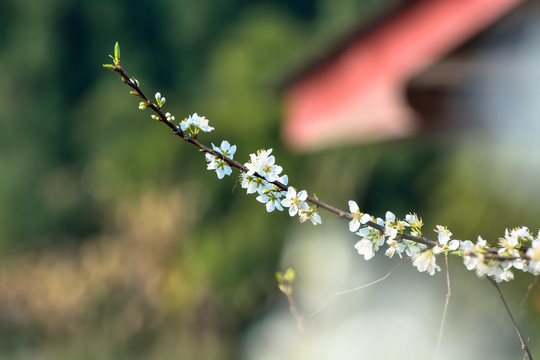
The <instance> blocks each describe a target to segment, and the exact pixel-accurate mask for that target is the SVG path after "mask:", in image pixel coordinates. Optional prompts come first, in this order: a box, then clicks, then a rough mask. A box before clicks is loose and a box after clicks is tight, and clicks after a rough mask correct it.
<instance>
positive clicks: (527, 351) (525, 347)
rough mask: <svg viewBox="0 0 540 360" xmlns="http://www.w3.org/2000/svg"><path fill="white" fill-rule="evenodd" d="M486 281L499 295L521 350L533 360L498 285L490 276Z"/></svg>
mask: <svg viewBox="0 0 540 360" xmlns="http://www.w3.org/2000/svg"><path fill="white" fill-rule="evenodd" d="M487 279H488V280H489V282H490V283H491V285H493V286H494V287H495V289H496V290H497V292H498V293H499V296H500V298H501V301H502V303H503V305H504V307H505V309H506V312H508V316H510V319H511V320H512V323H513V324H514V329H516V332H517V334H518V337H519V341H521V348H522V349H523V351H525V354H527V357H528V358H529V360H533V357H532V355H531V352H530V350H529V347H528V346H527V343H526V342H525V339H524V338H523V334H522V333H521V330H519V326H518V324H517V322H516V319H514V316H513V315H512V312H511V311H510V308H509V307H508V304H507V303H506V300H505V299H504V296H503V293H502V291H501V288H499V285H498V284H497V282H496V281H495V280H494V279H493V278H492V277H490V276H487Z"/></svg>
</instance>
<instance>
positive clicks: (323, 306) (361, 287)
mask: <svg viewBox="0 0 540 360" xmlns="http://www.w3.org/2000/svg"><path fill="white" fill-rule="evenodd" d="M401 264H403V260H401V261H400V262H399V263H398V264H397V265H396V266H394V268H393V269H392V270H390V271H389V272H388V273H387V274H386V275H384V276H383V277H382V278H380V279H377V280H375V281H372V282H370V283H369V284H365V285H361V286H358V287H355V288H353V289H349V290H345V291H340V292H337V293H335V294H334V295H332V296H331V297H330V298H329V299H328V300H326V302H325V303H324V304H322V305H321V306H320V307H319V308H318V309H317V310H315V311H314V312H312V313H311V314H310V315H309V317H313V316H315V315H317V313H319V312H320V311H321V310H323V309H324V308H325V307H327V306H328V304H330V302H332V300H334V298H336V297H337V296H340V295H344V294H348V293H350V292H353V291H356V290H360V289H363V288H366V287H368V286H371V285H375V284H376V283H378V282H380V281H383V280H384V279H386V278H387V277H389V276H390V274H391V273H392V272H393V271H394V270H396V269H397V268H398V266H400V265H401Z"/></svg>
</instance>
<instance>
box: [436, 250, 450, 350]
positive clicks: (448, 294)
mask: <svg viewBox="0 0 540 360" xmlns="http://www.w3.org/2000/svg"><path fill="white" fill-rule="evenodd" d="M444 261H445V265H446V286H447V288H448V292H447V293H446V301H445V303H444V310H443V315H442V320H441V327H440V328H439V337H438V339H437V348H436V350H435V354H436V356H437V357H439V350H440V348H441V341H442V336H443V330H444V323H445V322H446V313H447V311H448V304H449V303H450V297H451V296H452V289H451V288H450V267H449V266H448V254H447V253H445V254H444Z"/></svg>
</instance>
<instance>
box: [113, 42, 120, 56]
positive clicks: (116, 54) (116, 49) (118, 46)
mask: <svg viewBox="0 0 540 360" xmlns="http://www.w3.org/2000/svg"><path fill="white" fill-rule="evenodd" d="M114 58H115V59H116V60H120V45H118V41H117V42H116V44H115V45H114Z"/></svg>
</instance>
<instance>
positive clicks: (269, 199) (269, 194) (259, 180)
mask: <svg viewBox="0 0 540 360" xmlns="http://www.w3.org/2000/svg"><path fill="white" fill-rule="evenodd" d="M271 154H272V149H268V150H264V149H261V150H258V151H257V153H255V154H250V155H249V158H250V161H249V162H247V163H245V164H244V167H245V168H246V169H247V171H246V172H243V173H242V174H241V175H240V177H241V186H242V188H244V189H246V192H247V193H248V194H255V193H256V194H258V196H257V201H259V202H261V203H263V204H265V206H266V211H268V212H272V211H274V210H278V211H283V208H284V207H285V208H289V215H290V216H295V215H298V217H299V219H300V221H301V222H305V221H308V220H309V221H311V222H312V223H313V225H317V224H320V223H321V222H322V220H321V216H320V215H319V213H318V212H317V207H316V206H314V205H313V206H310V205H309V204H308V203H307V198H308V194H307V191H306V190H301V191H297V190H296V189H295V188H293V187H290V186H289V187H288V188H287V191H285V190H283V189H284V188H285V187H286V186H287V183H288V181H289V178H288V176H287V175H285V174H282V171H283V168H282V167H281V166H279V165H277V164H276V158H275V157H274V155H271Z"/></svg>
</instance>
